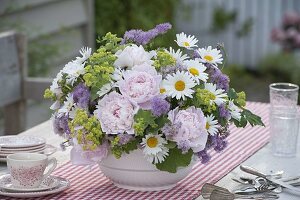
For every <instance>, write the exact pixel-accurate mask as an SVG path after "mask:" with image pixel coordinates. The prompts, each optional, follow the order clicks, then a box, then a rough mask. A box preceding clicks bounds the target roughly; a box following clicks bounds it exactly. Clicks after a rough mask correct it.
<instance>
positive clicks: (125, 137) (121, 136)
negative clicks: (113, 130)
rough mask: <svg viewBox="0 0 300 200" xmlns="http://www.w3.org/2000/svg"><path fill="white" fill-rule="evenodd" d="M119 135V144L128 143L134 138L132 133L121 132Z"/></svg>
mask: <svg viewBox="0 0 300 200" xmlns="http://www.w3.org/2000/svg"><path fill="white" fill-rule="evenodd" d="M118 137H119V144H120V145H124V144H127V143H128V142H129V141H131V140H132V139H133V138H134V137H133V136H132V135H129V134H124V133H120V134H119V135H118Z"/></svg>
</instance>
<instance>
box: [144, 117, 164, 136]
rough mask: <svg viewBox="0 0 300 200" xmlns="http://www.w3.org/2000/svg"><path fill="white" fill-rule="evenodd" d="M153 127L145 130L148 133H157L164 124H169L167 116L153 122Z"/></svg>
mask: <svg viewBox="0 0 300 200" xmlns="http://www.w3.org/2000/svg"><path fill="white" fill-rule="evenodd" d="M154 122H155V125H154V126H150V127H148V128H147V132H149V133H157V132H158V131H159V130H160V129H161V128H162V127H163V126H164V125H165V124H166V123H169V122H170V120H169V119H168V117H167V116H160V117H158V118H156V119H155V120H154Z"/></svg>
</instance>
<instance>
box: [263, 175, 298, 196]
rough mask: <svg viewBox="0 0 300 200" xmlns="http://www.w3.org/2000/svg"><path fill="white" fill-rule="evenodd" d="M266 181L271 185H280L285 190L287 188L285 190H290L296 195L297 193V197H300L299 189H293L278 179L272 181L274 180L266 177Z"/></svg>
mask: <svg viewBox="0 0 300 200" xmlns="http://www.w3.org/2000/svg"><path fill="white" fill-rule="evenodd" d="M266 179H267V180H268V181H271V182H272V183H275V184H277V185H280V186H282V187H285V188H287V189H290V190H291V191H293V192H297V193H299V195H300V189H299V188H296V187H294V186H292V185H290V184H288V183H286V182H283V181H281V180H279V179H274V178H272V177H268V176H267V177H266Z"/></svg>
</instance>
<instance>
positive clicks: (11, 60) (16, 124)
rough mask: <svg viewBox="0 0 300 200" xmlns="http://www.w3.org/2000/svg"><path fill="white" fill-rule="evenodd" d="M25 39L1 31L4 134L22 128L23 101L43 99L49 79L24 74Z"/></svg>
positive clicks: (0, 100)
mask: <svg viewBox="0 0 300 200" xmlns="http://www.w3.org/2000/svg"><path fill="white" fill-rule="evenodd" d="M26 48H27V40H26V37H25V36H24V35H22V34H19V33H16V32H14V31H9V32H3V33H0V107H3V113H4V134H6V135H7V134H17V133H19V132H21V131H23V130H25V125H26V119H25V116H26V100H27V99H33V100H42V99H43V93H44V90H45V89H46V88H47V87H49V85H50V84H51V79H47V78H30V77H27V51H26Z"/></svg>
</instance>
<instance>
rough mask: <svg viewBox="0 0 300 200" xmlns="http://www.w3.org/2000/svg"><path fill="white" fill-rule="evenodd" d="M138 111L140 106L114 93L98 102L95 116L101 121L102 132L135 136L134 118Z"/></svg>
mask: <svg viewBox="0 0 300 200" xmlns="http://www.w3.org/2000/svg"><path fill="white" fill-rule="evenodd" d="M137 111H138V105H136V104H135V103H134V102H132V101H130V100H129V99H128V98H127V97H125V96H123V95H121V94H119V93H117V92H115V91H113V92H111V93H109V94H107V95H105V96H104V97H103V98H102V99H101V100H100V101H99V102H98V105H97V109H96V110H95V111H94V115H95V116H96V117H97V118H98V119H99V121H100V124H101V128H102V131H103V132H105V133H106V134H118V133H123V132H127V133H128V134H134V130H133V127H132V125H133V122H134V119H133V117H134V115H135V114H136V113H137Z"/></svg>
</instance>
